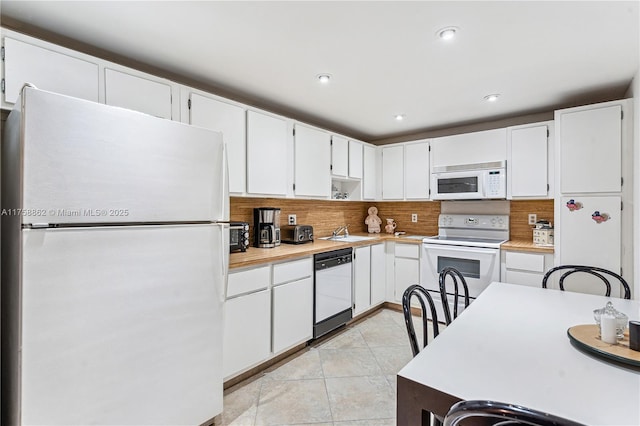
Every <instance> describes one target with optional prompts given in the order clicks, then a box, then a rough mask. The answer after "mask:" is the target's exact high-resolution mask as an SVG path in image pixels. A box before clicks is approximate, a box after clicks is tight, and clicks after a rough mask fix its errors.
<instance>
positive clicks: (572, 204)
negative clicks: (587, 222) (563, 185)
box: [567, 198, 582, 211]
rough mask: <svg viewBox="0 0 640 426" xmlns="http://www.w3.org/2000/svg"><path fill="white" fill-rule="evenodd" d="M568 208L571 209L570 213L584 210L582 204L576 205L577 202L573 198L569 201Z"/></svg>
mask: <svg viewBox="0 0 640 426" xmlns="http://www.w3.org/2000/svg"><path fill="white" fill-rule="evenodd" d="M567 208H568V209H569V211H574V210H580V209H581V208H582V203H579V202H578V203H576V202H575V200H574V199H573V198H572V199H570V200H569V201H567Z"/></svg>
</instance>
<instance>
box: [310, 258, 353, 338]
mask: <svg viewBox="0 0 640 426" xmlns="http://www.w3.org/2000/svg"><path fill="white" fill-rule="evenodd" d="M352 259H353V249H351V248H347V249H341V250H334V251H329V252H325V253H319V254H316V255H315V256H314V264H315V268H314V282H313V287H314V310H313V338H314V339H315V338H318V337H320V336H322V335H324V334H326V333H328V332H330V331H331V330H335V329H336V328H338V327H340V326H341V325H343V324H345V323H347V322H348V321H349V320H350V319H351V318H352V312H351V306H352V304H353V302H352V299H351V293H352V291H351V279H352V271H351V265H352Z"/></svg>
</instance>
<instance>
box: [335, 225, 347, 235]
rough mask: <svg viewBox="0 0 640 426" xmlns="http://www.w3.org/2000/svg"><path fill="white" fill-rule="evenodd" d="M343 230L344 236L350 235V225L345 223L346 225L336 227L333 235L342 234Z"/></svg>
mask: <svg viewBox="0 0 640 426" xmlns="http://www.w3.org/2000/svg"><path fill="white" fill-rule="evenodd" d="M343 231H344V236H345V237H348V236H349V225H344V226H340V227H338V228H336V229H335V230H334V231H333V233H332V234H331V235H332V236H333V237H334V238H335V237H337V236H338V234H340V233H341V232H343Z"/></svg>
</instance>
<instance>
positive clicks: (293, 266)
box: [273, 257, 313, 285]
mask: <svg viewBox="0 0 640 426" xmlns="http://www.w3.org/2000/svg"><path fill="white" fill-rule="evenodd" d="M312 267H313V265H312V262H311V258H310V257H307V258H305V259H301V260H294V261H292V262H286V263H279V264H277V265H273V285H278V284H282V283H286V282H289V281H294V280H299V279H300V278H305V277H309V276H311V274H312V273H313V269H312Z"/></svg>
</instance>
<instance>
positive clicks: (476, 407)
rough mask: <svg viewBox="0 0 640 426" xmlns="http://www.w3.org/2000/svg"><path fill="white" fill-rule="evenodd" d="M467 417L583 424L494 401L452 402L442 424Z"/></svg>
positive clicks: (548, 425) (540, 425) (450, 425)
mask: <svg viewBox="0 0 640 426" xmlns="http://www.w3.org/2000/svg"><path fill="white" fill-rule="evenodd" d="M469 417H485V418H487V417H489V418H494V419H500V420H501V421H500V423H499V424H501V425H503V424H516V425H531V426H584V425H582V423H577V422H574V421H573V420H568V419H564V418H562V417H558V416H554V415H553V414H547V413H543V412H542V411H537V410H533V409H531V408H527V407H521V406H519V405H513V404H507V403H504V402H496V401H482V400H475V401H460V402H458V403H456V404H454V405H453V406H452V407H451V409H449V412H448V413H447V414H446V416H445V417H444V422H443V425H444V426H456V425H458V424H459V423H460V422H461V421H463V420H464V419H467V418H469Z"/></svg>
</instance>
